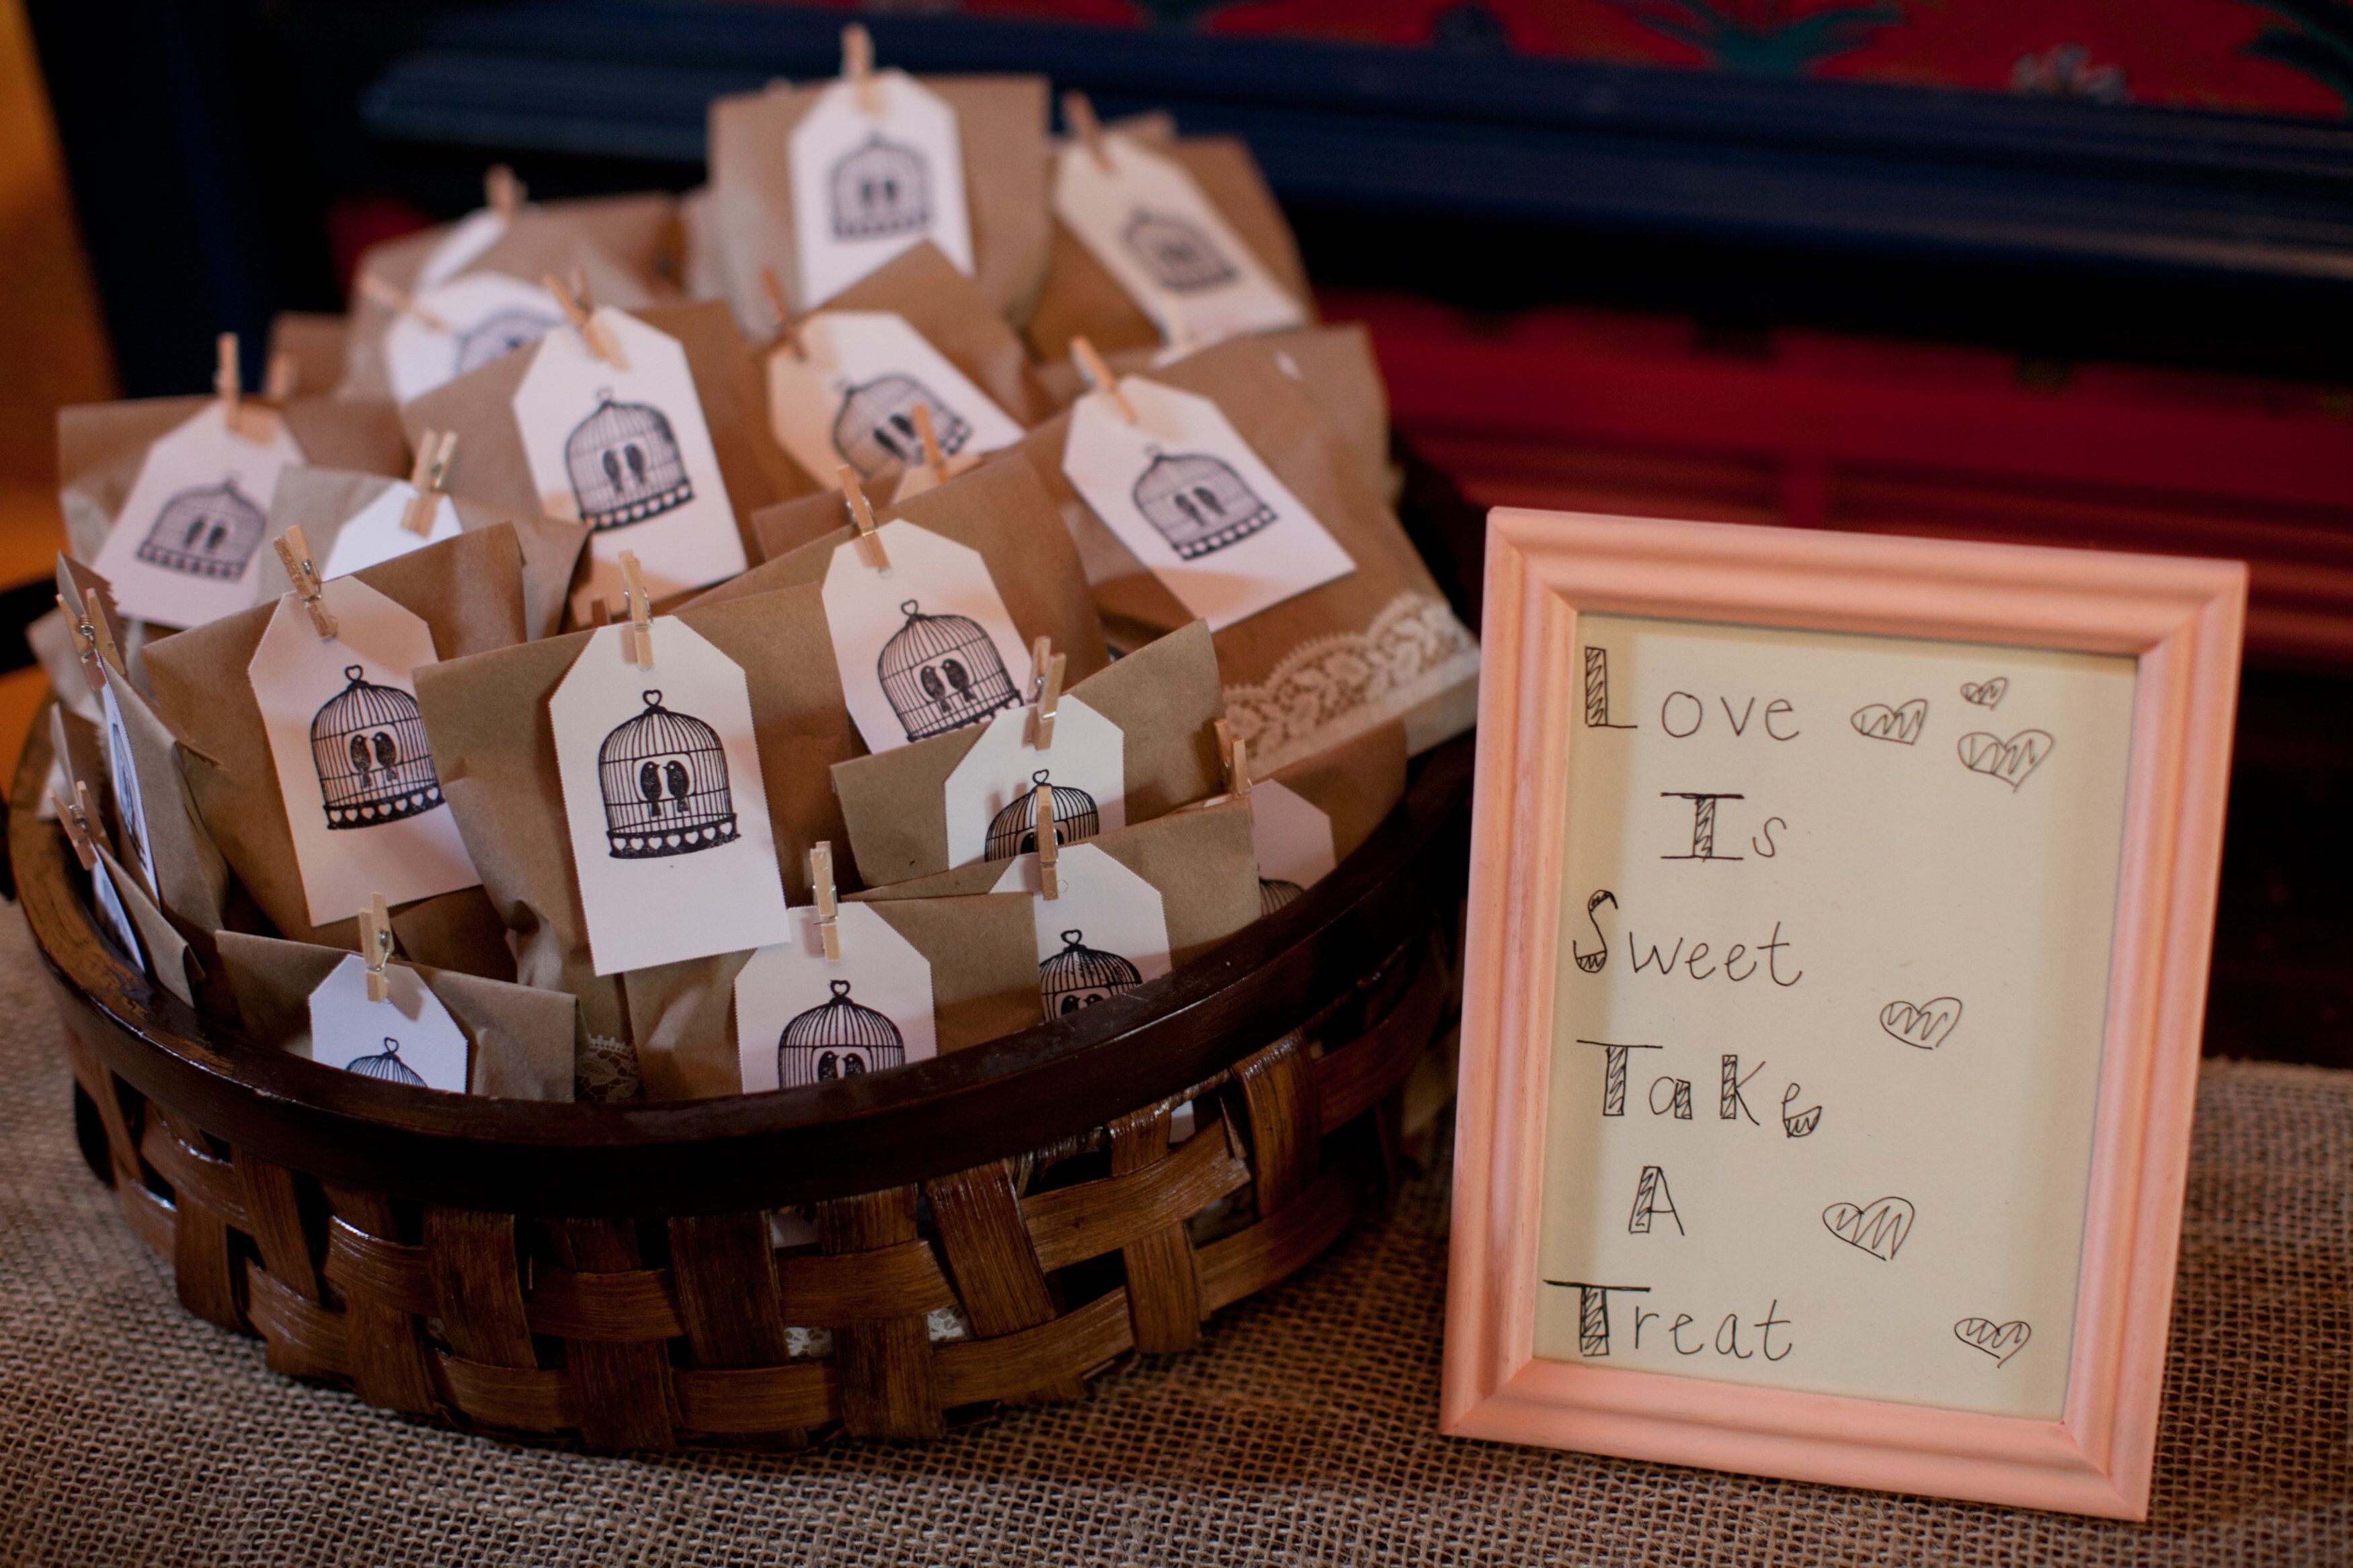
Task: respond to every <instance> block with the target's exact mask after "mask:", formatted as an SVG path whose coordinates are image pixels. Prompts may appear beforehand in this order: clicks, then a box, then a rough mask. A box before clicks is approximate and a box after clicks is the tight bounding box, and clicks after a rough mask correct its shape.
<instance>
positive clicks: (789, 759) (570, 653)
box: [409, 557, 858, 1054]
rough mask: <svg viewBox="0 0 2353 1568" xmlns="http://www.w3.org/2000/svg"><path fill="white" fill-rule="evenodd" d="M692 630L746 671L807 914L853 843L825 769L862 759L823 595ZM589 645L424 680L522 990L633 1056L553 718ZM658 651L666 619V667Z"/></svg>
mask: <svg viewBox="0 0 2353 1568" xmlns="http://www.w3.org/2000/svg"><path fill="white" fill-rule="evenodd" d="M409 559H413V557H411V558H409ZM680 618H681V619H682V620H684V621H685V622H686V624H687V625H688V626H691V627H692V628H693V629H694V630H695V631H697V632H698V633H700V634H701V635H702V636H703V637H706V638H708V639H709V640H710V641H711V642H712V643H713V644H715V645H716V646H717V647H719V649H720V651H722V652H723V653H724V654H726V655H727V657H728V658H732V659H733V660H734V661H735V663H736V664H738V665H740V666H741V667H742V668H743V670H744V678H745V680H746V682H747V683H748V685H749V687H750V690H751V699H752V711H753V715H754V720H755V721H756V723H757V726H758V734H759V744H760V772H761V775H762V779H763V782H764V783H765V785H766V789H767V795H768V816H769V822H770V826H771V828H772V830H773V833H774V837H775V842H776V849H777V857H778V859H779V860H780V861H781V863H782V866H783V870H784V875H785V879H786V891H787V894H788V896H789V897H790V898H792V899H794V900H800V901H806V900H807V899H808V897H809V890H808V882H807V877H808V871H807V847H808V845H809V844H810V843H811V842H813V841H815V840H817V839H819V838H829V839H831V840H833V841H835V842H837V843H839V842H842V841H843V840H845V839H846V837H848V835H847V830H846V829H845V828H844V827H843V826H841V812H840V807H839V805H836V804H835V802H834V799H833V793H832V790H831V789H830V787H829V786H828V773H827V769H828V767H830V766H831V764H833V763H836V762H838V761H839V760H840V759H841V758H843V757H846V756H850V755H854V754H855V753H856V752H857V749H858V743H857V739H856V733H855V731H854V730H853V728H852V726H851V724H850V721H849V711H848V710H847V709H846V708H844V707H843V705H842V698H841V684H840V681H839V679H837V678H836V677H835V675H834V669H833V653H832V649H831V647H829V646H828V642H827V640H826V632H825V620H824V611H823V609H822V607H821V606H820V605H819V604H818V593H817V590H816V589H815V588H814V587H808V586H801V587H792V588H786V589H783V590H780V591H778V592H776V593H773V594H762V595H753V596H751V597H748V598H744V599H739V600H736V601H733V602H732V603H727V604H718V605H697V606H691V607H689V608H687V609H685V610H683V611H681V612H680ZM590 635H591V634H589V633H586V632H574V633H570V634H568V635H566V636H564V637H552V638H548V639H545V640H543V641H540V642H534V643H528V644H525V645H523V646H522V647H510V648H505V649H502V650H500V651H497V652H493V653H486V654H482V655H480V656H479V657H475V658H456V659H451V660H448V661H447V662H445V663H442V664H438V665H431V666H427V668H424V669H421V670H419V671H417V705H418V707H419V708H420V709H421V710H423V713H424V718H425V731H426V736H427V740H429V741H430V742H431V743H432V747H433V757H434V763H435V765H436V767H437V769H438V772H439V775H440V779H441V786H442V790H443V792H444V793H445V794H446V795H448V800H449V808H450V810H451V811H453V812H455V813H456V814H457V819H458V826H459V831H460V833H461V834H462V835H463V836H464V837H465V841H466V849H467V853H468V854H469V855H470V857H471V858H472V859H473V862H474V868H475V869H476V870H477V871H479V872H480V873H481V877H482V889H483V891H484V892H486V893H487V894H488V895H489V898H490V900H491V904H492V905H493V906H494V907H495V909H496V910H497V912H498V918H499V920H500V921H501V922H502V923H503V925H504V927H505V929H506V931H508V932H509V933H510V940H511V942H512V945H513V948H514V953H515V965H516V972H517V973H518V975H519V977H520V978H521V979H522V983H523V984H527V985H537V986H541V987H543V988H546V989H549V990H560V991H568V992H570V993H572V994H574V995H576V996H578V997H579V998H580V1015H581V1024H582V1026H583V1027H584V1028H585V1029H586V1031H587V1033H588V1035H589V1037H590V1044H591V1046H592V1047H596V1048H597V1049H600V1050H603V1051H606V1052H607V1053H608V1054H623V1053H626V1050H627V1042H628V1038H629V1036H628V1009H627V1006H626V1004H625V1003H624V1001H623V999H622V990H623V985H624V983H625V981H626V979H627V976H605V977H601V978H600V977H599V976H598V975H597V974H596V969H595V965H594V963H593V962H592V961H591V958H590V954H589V949H588V933H587V924H586V916H585V914H584V912H583V910H582V908H581V903H580V892H579V885H578V882H577V880H576V879H575V876H574V873H573V868H572V850H571V843H570V838H569V836H568V834H567V832H566V827H565V821H566V819H565V813H564V790H563V785H562V783H561V781H560V779H559V778H558V775H557V773H556V763H555V747H554V733H553V731H552V730H551V729H550V727H549V721H548V716H547V702H548V699H549V697H550V696H552V695H553V694H554V690H555V689H556V687H557V686H559V685H560V684H562V682H563V680H564V677H565V674H566V673H567V672H568V671H569V670H570V669H571V668H572V665H573V662H574V660H575V659H577V658H579V657H580V653H581V650H582V649H583V648H584V647H586V645H587V643H588V640H589V637H590ZM660 637H661V626H660V623H659V621H657V622H656V624H655V626H654V639H655V648H656V668H657V669H659V648H660Z"/></svg>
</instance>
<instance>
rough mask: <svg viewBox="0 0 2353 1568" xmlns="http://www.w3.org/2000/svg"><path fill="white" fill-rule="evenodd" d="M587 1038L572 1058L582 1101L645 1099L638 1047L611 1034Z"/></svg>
mask: <svg viewBox="0 0 2353 1568" xmlns="http://www.w3.org/2000/svg"><path fill="white" fill-rule="evenodd" d="M586 1041H587V1043H586V1045H585V1046H584V1047H582V1048H581V1049H580V1051H579V1052H578V1054H576V1055H575V1056H574V1058H572V1091H573V1093H574V1094H575V1095H576V1096H577V1097H578V1098H580V1099H582V1100H643V1099H644V1098H645V1093H646V1089H645V1082H644V1079H641V1078H640V1077H639V1076H638V1053H637V1049H636V1047H633V1046H631V1045H630V1044H629V1042H628V1041H627V1040H620V1039H615V1038H613V1037H611V1036H608V1035H587V1036H586Z"/></svg>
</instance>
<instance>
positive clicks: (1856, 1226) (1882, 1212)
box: [1822, 1198, 1913, 1263]
mask: <svg viewBox="0 0 2353 1568" xmlns="http://www.w3.org/2000/svg"><path fill="white" fill-rule="evenodd" d="M1912 1217H1913V1216H1912V1200H1911V1199H1909V1198H1873V1200H1872V1201H1871V1202H1869V1203H1867V1204H1843V1203H1841V1204H1832V1205H1831V1206H1830V1207H1828V1208H1826V1209H1824V1210H1823V1211H1822V1224H1823V1225H1824V1226H1828V1227H1829V1229H1830V1233H1831V1235H1832V1236H1835V1237H1838V1238H1839V1239H1840V1240H1841V1241H1843V1242H1845V1243H1846V1244H1847V1245H1848V1246H1849V1247H1854V1248H1856V1249H1857V1250H1858V1251H1862V1252H1868V1253H1870V1254H1871V1255H1872V1256H1873V1258H1878V1259H1879V1260H1880V1261H1881V1262H1883V1263H1893V1262H1894V1261H1895V1253H1896V1249H1897V1248H1899V1247H1902V1246H1903V1245H1904V1238H1905V1237H1907V1236H1909V1235H1911V1234H1912Z"/></svg>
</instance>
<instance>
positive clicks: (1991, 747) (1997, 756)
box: [1959, 730, 2059, 789]
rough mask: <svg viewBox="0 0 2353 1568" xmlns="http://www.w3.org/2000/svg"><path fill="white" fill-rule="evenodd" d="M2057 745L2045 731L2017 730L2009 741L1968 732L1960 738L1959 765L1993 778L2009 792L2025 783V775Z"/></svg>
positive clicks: (1996, 736)
mask: <svg viewBox="0 0 2353 1568" xmlns="http://www.w3.org/2000/svg"><path fill="white" fill-rule="evenodd" d="M2058 743H2059V742H2057V741H2055V740H2053V739H2052V738H2051V734H2050V732H2049V731H2044V730H2021V731H2019V732H2018V733H2017V734H2015V735H2012V736H2011V737H2010V739H2009V740H2007V741H2005V740H2003V739H2002V738H2001V737H2000V735H1992V734H1988V733H1987V732H1986V731H1983V730H1972V731H1969V732H1968V734H1966V735H1964V736H1962V737H1961V739H1960V747H1959V750H1960V753H1961V766H1963V767H1965V768H1967V769H1968V770H1969V772H1971V773H1983V774H1985V775H1986V776H1987V777H1988V778H1997V779H2000V781H2001V782H2002V783H2004V784H2008V785H2009V786H2010V788H2011V789H2016V788H2017V787H2018V786H2019V785H2021V784H2024V783H2025V782H2026V775H2027V774H2029V773H2032V772H2033V771H2034V770H2035V769H2037V768H2039V767H2041V766H2042V759H2043V758H2045V757H2047V756H2049V755H2050V754H2051V751H2052V747H2054V746H2056V745H2057V744H2058Z"/></svg>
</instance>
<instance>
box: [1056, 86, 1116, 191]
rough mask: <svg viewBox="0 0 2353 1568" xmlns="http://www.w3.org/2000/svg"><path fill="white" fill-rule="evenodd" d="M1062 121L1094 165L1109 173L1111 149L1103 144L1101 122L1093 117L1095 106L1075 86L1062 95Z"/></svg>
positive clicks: (1110, 168) (1110, 169) (1110, 170)
mask: <svg viewBox="0 0 2353 1568" xmlns="http://www.w3.org/2000/svg"><path fill="white" fill-rule="evenodd" d="M1062 123H1064V124H1065V125H1068V126H1069V127H1070V128H1071V135H1073V136H1075V137H1077V138H1078V139H1079V145H1080V146H1082V147H1084V148H1085V149H1086V150H1087V156H1088V157H1090V158H1092V159H1093V160H1094V161H1095V167H1096V168H1098V169H1101V170H1102V171H1103V173H1104V174H1110V173H1111V172H1112V166H1111V149H1109V148H1108V147H1105V146H1104V145H1103V122H1102V121H1099V120H1097V119H1096V118H1095V106H1094V105H1093V104H1092V103H1090V102H1088V101H1087V95H1086V94H1085V93H1083V92H1081V91H1079V90H1078V89H1076V88H1073V89H1071V90H1070V91H1069V92H1066V93H1064V94H1063V95H1062Z"/></svg>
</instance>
